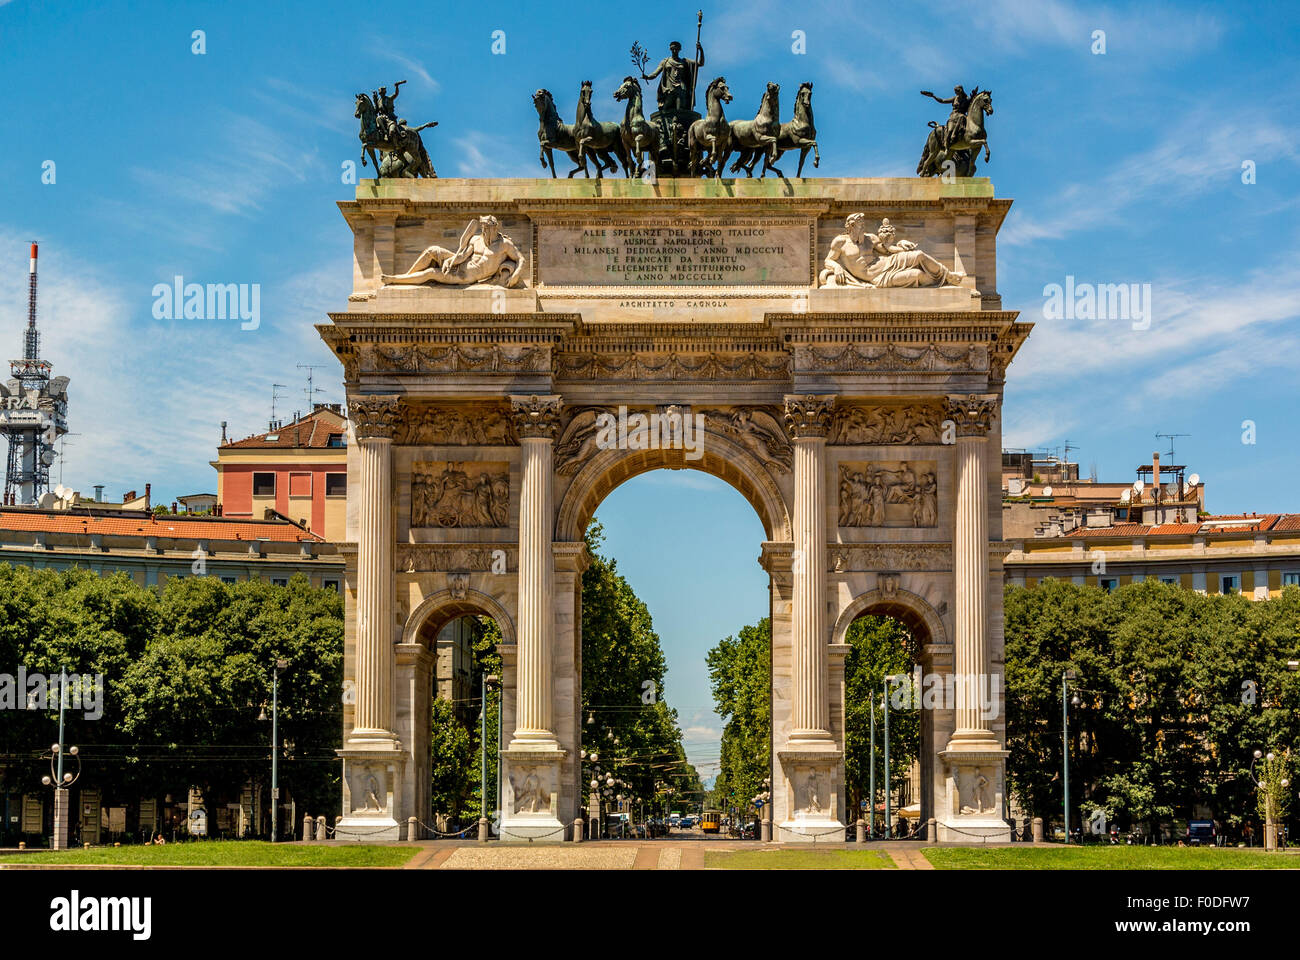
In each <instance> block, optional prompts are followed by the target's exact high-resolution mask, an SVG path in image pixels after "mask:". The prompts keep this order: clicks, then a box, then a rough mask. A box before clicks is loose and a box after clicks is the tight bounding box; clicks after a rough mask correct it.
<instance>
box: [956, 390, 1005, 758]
mask: <svg viewBox="0 0 1300 960" xmlns="http://www.w3.org/2000/svg"><path fill="white" fill-rule="evenodd" d="M997 405H998V399H997V397H996V396H994V395H988V394H970V395H967V396H961V397H949V398H948V417H949V419H951V420H952V421H953V422H954V423H955V424H956V427H957V450H956V454H957V456H956V476H955V483H954V488H955V489H956V495H957V504H956V515H955V524H954V529H953V545H952V554H953V579H954V583H953V587H954V604H953V610H954V612H953V619H954V626H955V638H954V643H953V672H954V673H955V674H956V678H957V689H956V693H957V703H956V715H955V717H954V725H955V730H954V731H953V735H952V740H953V741H954V742H955V743H956V742H961V741H966V742H970V743H972V744H974V743H978V744H981V745H988V744H990V743H992V744H993V745H994V746H996V737H995V736H994V735H993V732H992V726H991V722H990V720H988V719H986V718H985V717H984V714H983V711H982V710H981V709H980V691H981V689H983V685H984V683H986V680H985V678H987V676H988V674H989V666H990V665H989V659H988V591H989V555H988V550H989V537H988V482H989V481H988V466H987V462H986V456H987V453H986V451H987V448H988V431H989V425H990V424H991V422H992V420H993V416H994V414H995V413H996V411H997Z"/></svg>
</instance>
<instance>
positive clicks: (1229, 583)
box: [1219, 573, 1241, 593]
mask: <svg viewBox="0 0 1300 960" xmlns="http://www.w3.org/2000/svg"><path fill="white" fill-rule="evenodd" d="M1219 587H1220V592H1221V593H1239V592H1240V591H1241V577H1239V576H1237V574H1235V573H1225V574H1223V575H1222V576H1221V577H1220V578H1219Z"/></svg>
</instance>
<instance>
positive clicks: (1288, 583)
mask: <svg viewBox="0 0 1300 960" xmlns="http://www.w3.org/2000/svg"><path fill="white" fill-rule="evenodd" d="M1282 586H1284V587H1300V570H1295V571H1292V572H1290V573H1284V574H1282Z"/></svg>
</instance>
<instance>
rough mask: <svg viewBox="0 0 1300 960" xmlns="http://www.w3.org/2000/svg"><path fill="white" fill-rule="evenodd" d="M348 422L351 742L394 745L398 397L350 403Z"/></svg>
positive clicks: (399, 414)
mask: <svg viewBox="0 0 1300 960" xmlns="http://www.w3.org/2000/svg"><path fill="white" fill-rule="evenodd" d="M348 417H349V419H351V421H352V424H353V429H354V430H355V432H356V437H357V446H358V448H359V449H360V454H359V458H360V461H361V463H360V481H361V483H360V487H361V489H360V491H359V496H358V497H357V503H358V508H359V509H358V517H357V609H356V622H357V628H356V630H357V632H356V638H357V640H356V642H357V646H356V651H357V654H356V655H357V660H356V670H357V700H356V704H357V705H356V715H355V722H354V724H353V729H352V734H351V736H350V738H349V739H350V740H353V741H356V740H387V741H392V740H395V739H396V737H395V735H394V734H393V732H392V729H391V728H392V722H393V721H392V702H393V692H392V679H391V674H392V670H391V664H390V663H389V658H390V654H391V647H392V640H393V638H392V627H393V582H392V581H393V529H392V524H393V511H392V498H393V478H392V473H393V467H392V453H393V429H394V428H395V427H396V425H397V423H398V421H399V420H400V419H401V412H400V409H399V398H398V397H396V396H367V397H354V398H352V399H351V400H349V401H348Z"/></svg>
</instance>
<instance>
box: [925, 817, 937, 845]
mask: <svg viewBox="0 0 1300 960" xmlns="http://www.w3.org/2000/svg"><path fill="white" fill-rule="evenodd" d="M925 839H926V840H927V841H928V842H929V843H938V842H939V821H938V820H936V819H934V817H931V818H930V819H929V820H927V821H925Z"/></svg>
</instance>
